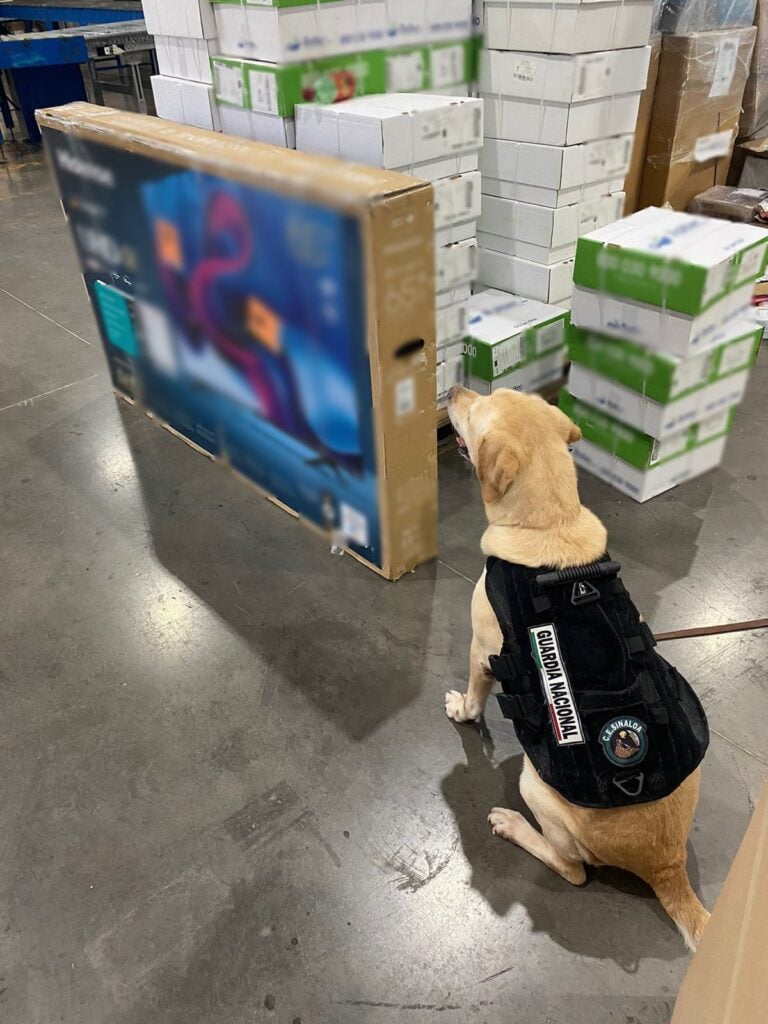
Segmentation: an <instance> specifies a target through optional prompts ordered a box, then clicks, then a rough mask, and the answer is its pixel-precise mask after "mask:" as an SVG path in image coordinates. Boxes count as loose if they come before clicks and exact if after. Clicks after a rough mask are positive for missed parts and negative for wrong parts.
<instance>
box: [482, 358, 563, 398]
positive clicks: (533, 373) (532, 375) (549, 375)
mask: <svg viewBox="0 0 768 1024" xmlns="http://www.w3.org/2000/svg"><path fill="white" fill-rule="evenodd" d="M564 366H565V349H564V348H559V349H554V350H553V351H552V352H547V354H546V355H543V356H539V358H538V359H533V360H531V361H530V362H528V363H523V364H522V366H517V367H515V368H514V369H512V370H509V371H508V372H507V373H505V374H503V376H501V377H497V378H496V379H495V380H493V381H490V380H483V379H482V378H481V377H474V376H472V375H471V374H470V377H469V387H471V388H472V390H473V391H476V392H477V393H478V394H479V395H491V394H493V392H494V391H499V390H500V389H501V388H508V389H509V390H510V391H527V392H533V391H540V390H541V389H542V388H544V387H546V386H547V385H548V384H557V383H558V382H559V381H561V380H562V379H563V367H564Z"/></svg>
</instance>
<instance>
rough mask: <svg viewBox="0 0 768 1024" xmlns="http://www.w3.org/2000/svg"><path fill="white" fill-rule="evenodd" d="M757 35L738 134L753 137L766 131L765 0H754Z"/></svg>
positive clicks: (767, 20) (767, 24)
mask: <svg viewBox="0 0 768 1024" xmlns="http://www.w3.org/2000/svg"><path fill="white" fill-rule="evenodd" d="M755 26H756V28H757V36H756V38H755V49H754V51H753V53H752V67H751V69H750V72H749V78H748V79H747V85H746V88H745V89H744V100H743V103H742V112H741V120H740V121H739V135H741V136H747V137H753V136H761V135H765V134H766V132H768V0H757V11H756V16H755Z"/></svg>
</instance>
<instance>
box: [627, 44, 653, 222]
mask: <svg viewBox="0 0 768 1024" xmlns="http://www.w3.org/2000/svg"><path fill="white" fill-rule="evenodd" d="M660 56H661V37H660V36H656V37H655V38H653V39H652V40H651V58H650V62H649V64H648V80H647V82H646V85H645V90H644V92H643V94H642V96H641V97H640V109H639V110H638V113H637V128H636V129H635V141H634V143H633V146H632V157H631V159H630V162H629V170H628V171H627V177H626V180H625V182H624V195H625V196H626V199H625V202H624V216H625V217H628V216H629V214H630V213H635V212H636V211H637V210H639V209H640V205H639V204H640V185H641V183H642V178H643V168H644V166H645V154H646V148H647V146H648V132H649V130H650V127H651V111H652V110H653V99H654V95H655V93H656V79H657V78H658V74H659V58H660Z"/></svg>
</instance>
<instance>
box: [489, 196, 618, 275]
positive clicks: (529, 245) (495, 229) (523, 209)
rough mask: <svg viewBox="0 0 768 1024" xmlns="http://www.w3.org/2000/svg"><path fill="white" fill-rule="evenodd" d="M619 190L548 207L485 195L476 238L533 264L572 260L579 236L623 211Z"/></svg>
mask: <svg viewBox="0 0 768 1024" xmlns="http://www.w3.org/2000/svg"><path fill="white" fill-rule="evenodd" d="M624 200H625V196H624V193H623V192H616V193H615V194H614V195H609V196H601V197H600V198H598V199H585V200H583V201H580V202H577V203H573V204H572V205H571V206H562V207H560V208H559V209H552V208H551V207H549V206H535V205H533V204H532V203H521V202H517V201H516V200H513V199H498V198H495V197H494V196H486V197H485V200H484V202H483V212H482V216H481V217H480V220H479V222H478V225H477V241H478V244H479V245H482V246H483V247H484V248H486V249H492V250H493V251H494V252H505V253H507V254H508V255H509V256H521V257H522V258H523V259H526V260H533V261H534V262H535V263H547V264H550V263H559V262H560V261H561V260H568V259H573V257H574V256H575V255H576V242H577V241H578V239H579V235H583V234H585V233H586V232H588V231H594V230H595V228H598V227H602V226H603V225H605V224H610V223H611V222H612V221H614V220H616V218H617V217H620V216H621V214H622V212H623V210H624Z"/></svg>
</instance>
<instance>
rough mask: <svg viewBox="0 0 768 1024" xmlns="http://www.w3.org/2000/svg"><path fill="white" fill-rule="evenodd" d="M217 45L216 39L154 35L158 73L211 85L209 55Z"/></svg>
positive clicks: (211, 76) (211, 75)
mask: <svg viewBox="0 0 768 1024" xmlns="http://www.w3.org/2000/svg"><path fill="white" fill-rule="evenodd" d="M218 45H219V44H218V41H217V40H216V39H187V38H186V37H184V36H155V52H156V53H157V66H158V68H159V69H160V74H161V75H168V76H169V77H170V78H184V79H187V80H188V81H190V82H205V83H206V84H207V85H212V84H213V74H212V72H211V57H213V56H214V54H215V53H216V51H217V49H218Z"/></svg>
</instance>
